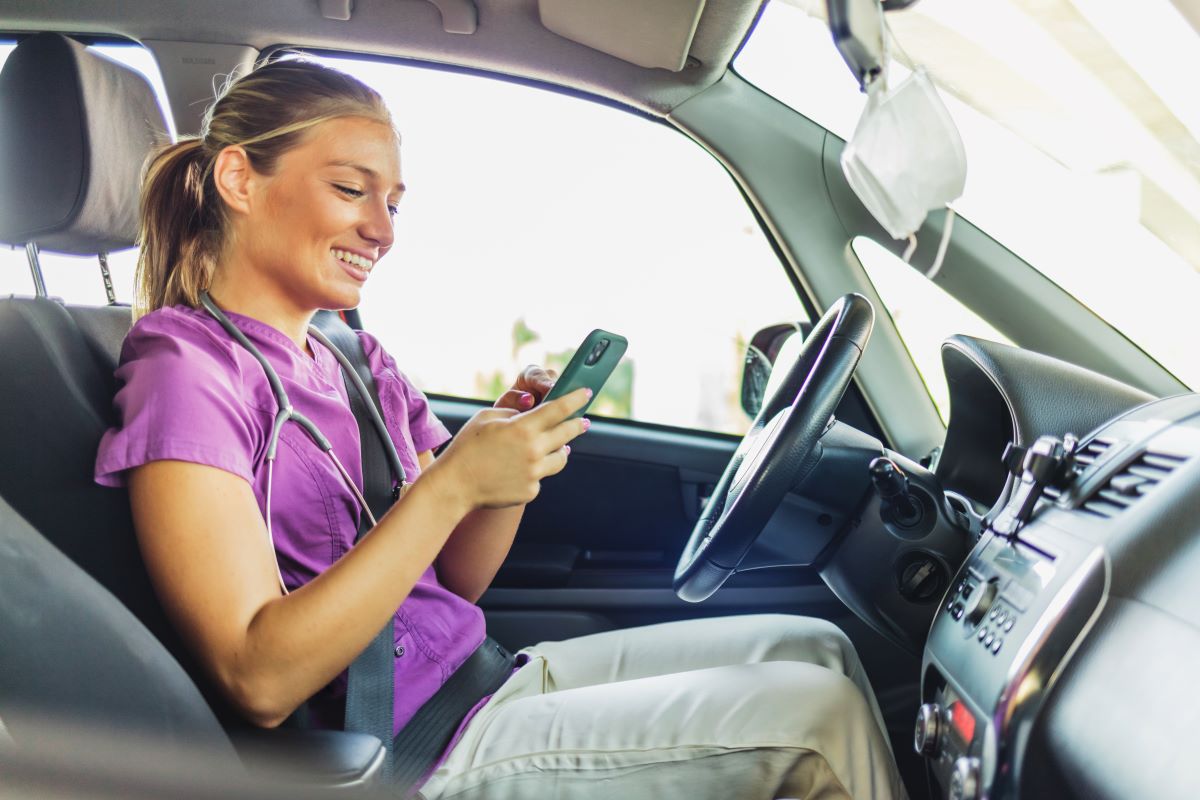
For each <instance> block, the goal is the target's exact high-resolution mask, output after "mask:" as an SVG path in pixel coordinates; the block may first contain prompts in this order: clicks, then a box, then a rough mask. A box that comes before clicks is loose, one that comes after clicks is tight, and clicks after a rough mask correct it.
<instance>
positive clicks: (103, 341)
mask: <svg viewBox="0 0 1200 800" xmlns="http://www.w3.org/2000/svg"><path fill="white" fill-rule="evenodd" d="M66 308H67V313H68V314H70V315H71V318H72V319H73V320H75V326H76V327H77V328H79V332H80V333H81V334H83V338H84V341H85V342H87V345H88V349H90V350H91V351H92V356H94V357H95V359H96V364H97V365H98V366H99V367H100V368H101V369H103V370H107V371H109V372H112V371H114V370H116V368H117V363H118V362H119V361H120V359H121V344H122V342H124V341H125V334H127V333H129V328H130V327H131V326H132V325H133V309H131V308H130V307H129V306H67V307H66Z"/></svg>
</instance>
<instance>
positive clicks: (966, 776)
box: [950, 756, 979, 800]
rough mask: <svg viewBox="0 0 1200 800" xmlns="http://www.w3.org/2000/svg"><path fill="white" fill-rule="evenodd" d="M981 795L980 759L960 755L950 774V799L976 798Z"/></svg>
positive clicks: (965, 799)
mask: <svg viewBox="0 0 1200 800" xmlns="http://www.w3.org/2000/svg"><path fill="white" fill-rule="evenodd" d="M977 797H979V759H978V758H968V757H967V756H962V757H960V758H959V759H958V760H957V761H955V762H954V773H953V774H952V775H951V776H950V800H976V798H977Z"/></svg>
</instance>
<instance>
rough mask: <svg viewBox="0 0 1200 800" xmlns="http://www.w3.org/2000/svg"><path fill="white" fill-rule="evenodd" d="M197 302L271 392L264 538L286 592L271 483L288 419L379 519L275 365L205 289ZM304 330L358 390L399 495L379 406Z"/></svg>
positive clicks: (342, 359)
mask: <svg viewBox="0 0 1200 800" xmlns="http://www.w3.org/2000/svg"><path fill="white" fill-rule="evenodd" d="M200 304H201V305H203V306H204V308H205V310H206V311H208V313H209V314H211V315H212V316H213V319H215V320H216V321H217V322H218V323H220V325H221V327H222V328H224V329H225V331H226V332H227V333H228V334H229V335H230V336H232V337H233V340H234V341H235V342H237V343H238V344H240V345H241V346H242V347H244V348H245V349H246V350H247V352H249V353H250V355H252V356H254V360H255V361H257V362H258V363H259V364H260V365H261V366H262V368H263V372H265V373H266V375H267V381H268V383H270V384H271V391H272V392H273V393H274V395H275V403H276V406H277V407H278V411H276V412H275V421H274V422H273V423H272V425H271V435H270V437H268V439H267V455H266V464H267V492H266V502H265V504H264V505H265V508H266V511H265V516H266V522H267V541H268V542H269V543H270V545H271V554H272V555H273V556H274V557H275V572H276V574H277V575H278V576H279V587H280V588H281V589H282V590H283V593H284V594H287V593H288V588H287V586H286V585H285V584H284V582H283V572H282V570H281V569H280V567H279V556H278V554H277V553H276V551H275V536H274V533H273V531H272V528H271V484H272V477H273V475H274V468H275V457H276V456H277V455H278V452H279V433H280V431H282V430H283V426H284V424H285V423H287V422H288V421H289V420H290V421H292V422H295V423H296V424H297V425H299V426H300V427H301V428H303V429H304V432H305V433H307V434H308V436H309V438H310V439H312V441H313V444H315V445H316V446H317V447H318V448H319V449H320V450H321V451H322V452H323V453H325V454H326V455H328V456H329V458H330V460H331V461H333V464H334V466H335V467H337V471H338V473H339V474H340V475H341V476H342V480H343V481H345V483H346V486H348V487H349V488H350V491H351V492H352V493H353V494H354V499H355V500H357V501H358V505H359V508H360V509H361V510H362V513H364V514H366V515H367V519H368V520H370V522H371V527H372V528H373V527H375V526H376V525H377V524H379V521H378V520H377V519H375V515H374V514H372V513H371V507H370V506H369V505H368V504H367V499H366V498H365V497H363V494H362V491H361V490H359V488H358V486H356V485H355V483H354V480H353V479H352V478H351V477H350V473H348V472H347V471H346V467H345V466H343V465H342V461H341V459H339V458H338V457H337V453H335V452H333V445H332V444H330V443H329V440H328V439H327V438H325V435H324V434H323V433H321V429H320V428H318V427H317V426H316V423H314V422H313V421H312V420H310V419H309V418H308V417H306V416H304V415H303V414H301V413H300V412H299V411H297V410H296V409H295V408H293V407H292V401H291V400H290V399H289V398H288V394H287V391H286V390H284V388H283V381H281V380H280V379H279V373H277V372H276V371H275V368H274V367H272V366H271V364H270V362H269V361H267V359H266V357H265V356H264V355H263V354H262V352H260V351H259V349H258V348H257V347H255V346H254V343H253V342H251V341H250V340H249V339H248V338H246V334H244V333H242V332H241V331H240V330H239V329H238V327H237V326H236V325H234V324H233V322H232V321H231V320H230V319H229V317H227V316H226V315H225V312H224V311H222V310H221V309H220V308H218V307H217V304H216V303H214V302H213V299H212V298H211V297H209V294H208V292H207V291H202V292H200ZM308 332H309V333H310V334H312V336H313V338H315V339H316V340H317V341H319V342H320V343H321V344H323V345H325V346H326V347H328V348H329V350H330V352H332V353H333V355H334V357H335V358H337V360H338V363H339V364H340V365H341V367H342V373H343V374H344V375H345V376H346V377H347V378H348V380H349V381H350V383H351V384H353V385H354V390H355V391H356V392H358V396H359V397H361V398H362V400H363V404H364V405H365V406H366V408H367V410H368V414H369V416H370V418H371V424H372V426H373V427H374V428H375V431H376V433H378V434H379V438H380V439H381V440H382V441H383V449H384V452H385V454H386V455H387V459H388V463H389V466H390V467H391V470H392V475H393V477H394V478H395V479H396V482H397V484H398V486H399V492H400V494H403V493H404V491H405V490H406V489H407V488H408V477H407V475H406V474H405V472H404V465H403V464H401V463H400V454H399V453H397V452H396V445H395V443H394V442H393V441H392V437H391V435H390V434H389V433H388V430H387V425H386V424H384V421H383V417H382V416H381V415H380V413H379V409H378V408H377V407H376V405H375V402H374V400H373V399H372V398H371V393H370V391H368V389H367V387H366V384H364V383H363V381H362V378H360V377H359V375H358V372H357V371H356V370H355V369H354V365H353V364H351V363H350V359H348V358H346V355H345V353H343V352H342V351H341V350H339V349H338V348H337V347H335V346H334V344H333V342H331V341H329V338H328V337H327V336H325V334H324V333H322V332H321V331H320V330H319V329H318V328H317V327H316V326H314V325H309V327H308ZM397 496H398V495H397Z"/></svg>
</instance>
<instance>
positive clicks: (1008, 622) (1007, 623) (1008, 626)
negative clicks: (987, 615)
mask: <svg viewBox="0 0 1200 800" xmlns="http://www.w3.org/2000/svg"><path fill="white" fill-rule="evenodd" d="M1016 622H1017V621H1016V620H1015V619H1013V618H1012V617H1009V618H1008V619H1007V620H1005V622H1004V632H1005V633H1008V632H1009V631H1011V630H1012V629H1013V625H1015V624H1016Z"/></svg>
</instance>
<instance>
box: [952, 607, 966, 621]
mask: <svg viewBox="0 0 1200 800" xmlns="http://www.w3.org/2000/svg"><path fill="white" fill-rule="evenodd" d="M950 616H952V617H954V618H955V619H956V620H958V619H962V617H963V604H962V603H955V604H954V605H952V606H951V607H950Z"/></svg>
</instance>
